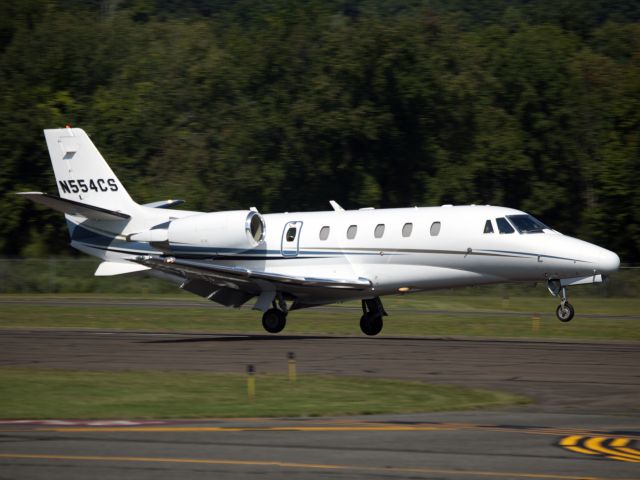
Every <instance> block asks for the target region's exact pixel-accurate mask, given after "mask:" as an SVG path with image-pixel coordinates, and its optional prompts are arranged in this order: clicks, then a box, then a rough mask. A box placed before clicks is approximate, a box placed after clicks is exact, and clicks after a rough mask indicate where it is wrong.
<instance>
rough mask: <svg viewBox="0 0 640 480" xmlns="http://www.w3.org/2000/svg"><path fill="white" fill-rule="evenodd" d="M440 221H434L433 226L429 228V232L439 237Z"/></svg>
mask: <svg viewBox="0 0 640 480" xmlns="http://www.w3.org/2000/svg"><path fill="white" fill-rule="evenodd" d="M440 226H441V224H440V222H433V223H432V224H431V228H430V229H429V233H430V234H431V236H432V237H437V236H438V235H439V234H440Z"/></svg>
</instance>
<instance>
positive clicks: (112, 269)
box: [94, 262, 150, 277]
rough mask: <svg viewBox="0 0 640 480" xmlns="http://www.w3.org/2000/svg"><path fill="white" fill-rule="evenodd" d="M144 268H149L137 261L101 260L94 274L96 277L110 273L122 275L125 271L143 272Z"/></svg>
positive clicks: (110, 274) (107, 275)
mask: <svg viewBox="0 0 640 480" xmlns="http://www.w3.org/2000/svg"><path fill="white" fill-rule="evenodd" d="M145 270H150V268H149V267H145V266H144V265H140V264H139V263H123V262H102V263H101V264H100V265H98V269H97V270H96V273H94V275H95V276H96V277H110V276H112V275H123V274H125V273H135V272H143V271H145Z"/></svg>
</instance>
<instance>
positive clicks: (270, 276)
mask: <svg viewBox="0 0 640 480" xmlns="http://www.w3.org/2000/svg"><path fill="white" fill-rule="evenodd" d="M133 261H135V262H137V263H139V264H141V265H145V266H147V267H150V268H154V269H157V270H160V271H164V272H167V273H172V274H174V275H176V274H177V275H179V276H182V277H185V278H204V279H207V280H210V281H211V282H212V283H218V284H224V283H225V282H231V283H234V284H236V285H237V284H241V285H242V284H245V285H247V286H250V288H249V290H251V291H252V292H254V295H256V294H259V293H260V291H261V290H262V288H260V286H259V283H260V282H269V283H272V284H275V285H276V288H277V289H283V290H286V287H287V286H298V287H320V288H328V289H340V290H369V289H371V287H372V285H371V282H370V281H369V280H367V279H366V278H358V279H337V278H315V277H300V276H293V275H283V274H280V273H271V272H264V271H259V270H250V269H248V268H243V267H235V266H227V265H218V264H215V263H211V262H205V261H200V260H186V259H180V258H174V257H160V256H154V255H146V256H139V257H136V258H135V259H134V260H133ZM282 287H284V288H282Z"/></svg>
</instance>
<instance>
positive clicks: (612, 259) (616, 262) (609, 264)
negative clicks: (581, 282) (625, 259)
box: [598, 250, 620, 273]
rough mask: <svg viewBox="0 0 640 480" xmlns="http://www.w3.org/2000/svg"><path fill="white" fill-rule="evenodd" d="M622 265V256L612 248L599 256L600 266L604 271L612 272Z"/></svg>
mask: <svg viewBox="0 0 640 480" xmlns="http://www.w3.org/2000/svg"><path fill="white" fill-rule="evenodd" d="M619 267H620V257H618V255H616V254H615V253H614V252H612V251H610V250H604V251H603V252H602V253H601V254H600V255H599V258H598V268H599V270H600V271H601V272H602V273H612V272H615V271H616V270H618V268H619Z"/></svg>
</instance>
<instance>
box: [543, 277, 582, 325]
mask: <svg viewBox="0 0 640 480" xmlns="http://www.w3.org/2000/svg"><path fill="white" fill-rule="evenodd" d="M547 288H548V289H549V292H550V293H551V295H553V296H554V297H557V296H558V295H559V296H560V305H558V308H556V317H558V320H560V321H561V322H570V321H571V319H572V318H573V316H574V315H575V313H576V311H575V310H574V308H573V305H571V304H570V303H569V302H567V287H563V286H562V285H561V283H560V280H549V281H548V282H547Z"/></svg>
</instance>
